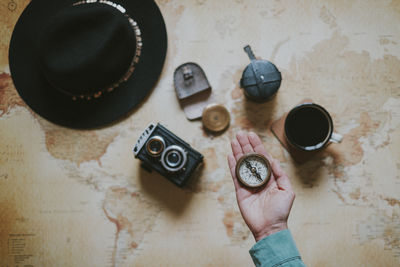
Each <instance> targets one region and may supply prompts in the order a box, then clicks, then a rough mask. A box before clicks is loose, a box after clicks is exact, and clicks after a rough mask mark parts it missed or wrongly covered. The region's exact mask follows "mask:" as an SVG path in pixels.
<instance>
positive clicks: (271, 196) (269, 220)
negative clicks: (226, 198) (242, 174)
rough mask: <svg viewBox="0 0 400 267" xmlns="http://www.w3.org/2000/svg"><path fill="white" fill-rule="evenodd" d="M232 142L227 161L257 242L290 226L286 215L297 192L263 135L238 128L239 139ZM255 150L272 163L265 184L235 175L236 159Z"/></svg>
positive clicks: (244, 217)
mask: <svg viewBox="0 0 400 267" xmlns="http://www.w3.org/2000/svg"><path fill="white" fill-rule="evenodd" d="M231 146H232V152H233V153H232V154H229V155H228V164H229V169H230V171H231V175H232V178H233V183H234V185H235V189H236V199H237V202H238V205H239V209H240V212H241V214H242V217H243V219H244V221H245V222H246V224H247V226H248V227H249V229H250V231H251V232H252V233H253V236H254V239H255V240H256V242H257V241H259V240H261V239H263V238H264V237H266V236H268V235H271V234H273V233H275V232H278V231H281V230H284V229H287V219H288V217H289V213H290V209H291V208H292V204H293V201H294V197H295V195H294V192H293V190H292V186H291V184H290V181H289V178H288V177H287V175H286V174H285V172H284V171H283V170H282V169H281V167H280V165H279V161H277V160H274V159H273V158H272V157H271V156H270V155H269V154H268V153H267V151H266V150H265V147H264V146H263V144H262V142H261V140H260V138H259V137H258V136H257V134H255V133H253V132H250V133H249V134H246V133H243V132H239V133H238V134H237V136H236V139H233V140H232V142H231ZM252 152H256V153H259V154H262V155H264V156H265V157H266V158H267V159H268V160H269V162H270V163H271V167H272V173H271V178H270V180H269V181H268V183H267V185H266V186H264V187H262V188H256V189H252V188H247V187H245V186H244V185H242V184H241V183H240V182H239V181H238V179H237V178H236V173H235V168H236V162H237V161H238V159H239V158H240V157H241V156H242V155H243V154H247V153H252Z"/></svg>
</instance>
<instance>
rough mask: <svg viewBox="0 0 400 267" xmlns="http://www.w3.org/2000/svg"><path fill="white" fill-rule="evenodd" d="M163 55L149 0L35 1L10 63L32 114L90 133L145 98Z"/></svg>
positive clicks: (163, 37) (17, 32)
mask: <svg viewBox="0 0 400 267" xmlns="http://www.w3.org/2000/svg"><path fill="white" fill-rule="evenodd" d="M166 50H167V34H166V29H165V24H164V20H163V17H162V15H161V13H160V10H159V9H158V7H157V5H156V4H155V2H154V1H153V0H112V1H106V0H84V1H79V0H76V1H72V0H62V1H59V0H58V1H54V0H32V1H31V3H30V4H29V5H28V6H27V7H26V9H25V10H24V12H23V13H22V15H21V17H20V18H19V20H18V22H17V24H16V26H15V28H14V32H13V34H12V38H11V43H10V51H9V63H10V71H11V76H12V79H13V81H14V84H15V87H16V88H17V91H18V93H19V94H20V96H21V97H22V99H23V100H24V101H25V102H26V103H27V104H28V105H29V106H30V107H31V108H32V110H33V111H35V112H36V113H38V114H39V115H41V116H42V117H44V118H46V119H48V120H49V121H51V122H54V123H57V124H60V125H64V126H67V127H72V128H93V127H99V126H103V125H105V124H108V123H110V122H112V121H114V120H116V119H118V118H120V117H121V116H123V115H125V114H126V113H127V112H129V111H131V110H132V109H133V108H134V107H135V106H137V105H138V104H139V103H140V102H141V101H142V100H143V99H144V98H145V96H146V95H147V94H148V93H149V92H150V91H151V89H152V87H153V86H154V85H155V83H156V82H157V80H158V77H159V75H160V73H161V70H162V67H163V64H164V60H165V55H166Z"/></svg>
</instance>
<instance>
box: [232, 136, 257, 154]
mask: <svg viewBox="0 0 400 267" xmlns="http://www.w3.org/2000/svg"><path fill="white" fill-rule="evenodd" d="M236 139H237V140H238V141H239V144H240V146H241V147H242V150H243V153H245V154H247V153H252V152H254V149H253V147H252V146H251V144H250V141H249V137H248V136H247V134H246V133H244V132H242V131H240V132H238V134H237V135H236Z"/></svg>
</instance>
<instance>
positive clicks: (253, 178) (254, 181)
mask: <svg viewBox="0 0 400 267" xmlns="http://www.w3.org/2000/svg"><path fill="white" fill-rule="evenodd" d="M236 177H237V178H238V179H239V181H240V182H242V184H244V185H245V186H248V187H259V186H262V185H265V184H266V183H267V182H268V181H269V178H270V177H271V164H270V163H269V161H268V160H267V159H266V158H265V157H264V156H263V155H261V154H257V153H250V154H246V155H243V156H242V157H241V158H240V159H239V160H238V162H237V164H236Z"/></svg>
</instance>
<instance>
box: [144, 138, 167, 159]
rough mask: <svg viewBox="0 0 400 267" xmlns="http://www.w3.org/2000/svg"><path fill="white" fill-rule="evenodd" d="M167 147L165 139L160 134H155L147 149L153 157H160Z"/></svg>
mask: <svg viewBox="0 0 400 267" xmlns="http://www.w3.org/2000/svg"><path fill="white" fill-rule="evenodd" d="M164 148H165V142H164V139H163V138H162V137H160V136H153V137H151V138H150V139H149V141H147V144H146V150H147V153H148V154H149V155H150V156H152V157H158V156H159V155H160V154H161V153H162V152H163V150H164Z"/></svg>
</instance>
